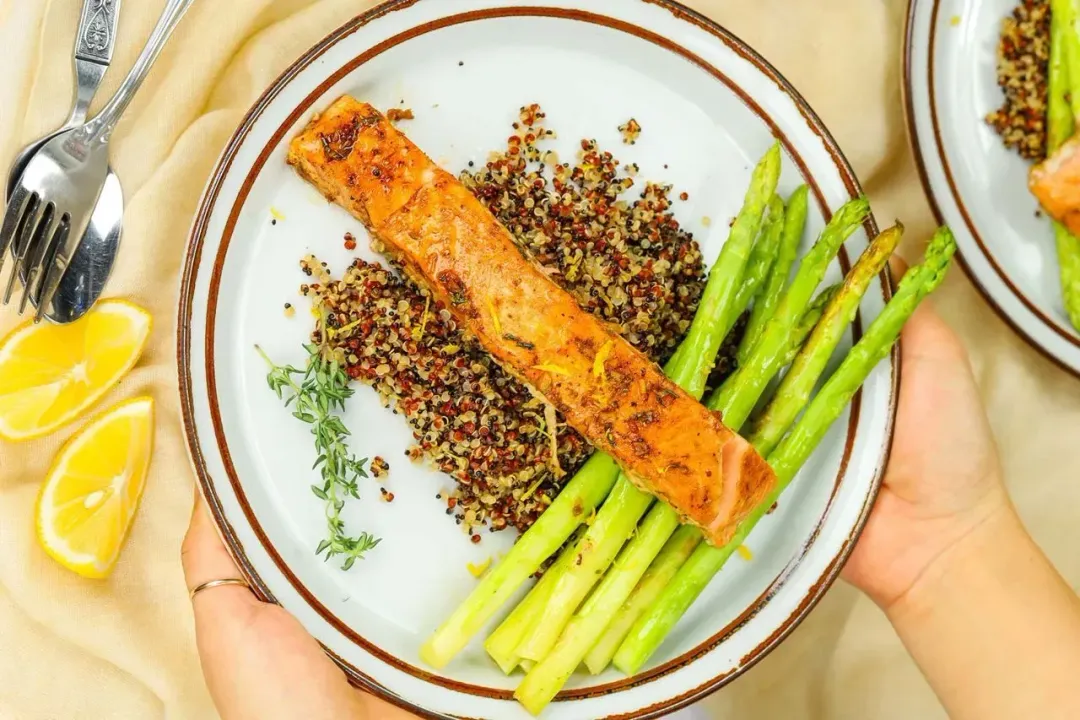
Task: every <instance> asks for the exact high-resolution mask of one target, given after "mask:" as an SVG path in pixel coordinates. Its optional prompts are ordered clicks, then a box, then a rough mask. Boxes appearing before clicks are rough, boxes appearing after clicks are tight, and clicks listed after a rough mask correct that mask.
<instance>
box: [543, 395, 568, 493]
mask: <svg viewBox="0 0 1080 720" xmlns="http://www.w3.org/2000/svg"><path fill="white" fill-rule="evenodd" d="M544 425H545V426H546V427H545V428H544V429H545V430H547V436H548V438H549V439H550V440H551V460H550V463H551V472H552V474H553V475H554V476H555V477H557V478H561V477H562V476H563V475H565V474H566V472H564V471H563V469H562V466H561V465H559V429H558V428H557V427H556V421H555V406H554V405H552V404H551V403H544Z"/></svg>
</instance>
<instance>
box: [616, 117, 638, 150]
mask: <svg viewBox="0 0 1080 720" xmlns="http://www.w3.org/2000/svg"><path fill="white" fill-rule="evenodd" d="M619 133H621V134H622V141H623V143H625V144H626V145H633V144H635V143H636V142H637V139H638V137H640V136H641V124H640V123H638V121H637V120H635V119H634V118H630V119H629V120H627V121H626V122H624V123H623V124H622V125H620V126H619Z"/></svg>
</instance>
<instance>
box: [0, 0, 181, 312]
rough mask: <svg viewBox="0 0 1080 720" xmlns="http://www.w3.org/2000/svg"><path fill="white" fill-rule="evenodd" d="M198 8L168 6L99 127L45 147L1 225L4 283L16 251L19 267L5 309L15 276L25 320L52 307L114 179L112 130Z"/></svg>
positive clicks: (171, 2)
mask: <svg viewBox="0 0 1080 720" xmlns="http://www.w3.org/2000/svg"><path fill="white" fill-rule="evenodd" d="M192 2H194V0H168V2H167V3H166V5H165V9H164V10H163V11H162V13H161V17H160V18H159V19H158V22H157V25H156V26H155V27H154V31H153V32H152V33H151V34H150V38H149V39H148V40H147V42H146V46H145V47H144V48H143V50H142V53H141V54H140V55H139V58H138V60H136V61H135V65H134V66H133V67H132V68H131V71H130V72H129V73H128V76H127V77H126V78H125V79H124V82H123V83H122V84H121V86H120V89H119V90H118V91H117V93H116V95H114V96H113V98H112V99H111V100H110V101H109V102H108V104H107V105H106V106H105V107H104V108H103V109H102V111H101V112H100V113H99V114H98V115H97V116H96V117H94V118H93V119H92V120H90V121H89V122H87V123H86V124H84V125H80V126H78V127H76V128H73V129H71V130H67V131H65V132H62V133H60V134H59V135H57V136H56V137H54V138H52V139H51V140H49V141H48V142H47V143H45V145H43V146H42V147H41V149H40V150H38V152H37V154H36V155H34V156H33V158H31V160H30V162H29V163H28V164H27V166H26V169H25V170H24V171H23V173H22V176H21V177H20V178H19V182H18V184H17V185H16V186H15V187H14V188H13V190H12V192H11V195H10V198H9V200H8V204H7V208H6V210H5V212H4V220H3V224H2V225H0V277H2V272H3V266H4V261H5V260H6V257H7V253H8V249H9V248H10V249H12V250H13V256H14V267H13V268H12V273H11V275H10V277H9V278H8V281H7V285H6V287H5V288H4V293H3V299H2V302H3V303H4V304H5V305H6V304H8V303H9V302H10V301H11V296H12V293H13V290H14V287H15V279H16V277H19V276H22V277H25V278H26V282H25V284H24V287H23V294H22V299H21V300H20V301H19V308H18V312H19V314H20V315H21V314H22V313H23V312H24V311H25V310H26V305H27V303H28V301H30V300H31V299H33V300H34V304H35V305H37V312H36V313H35V317H34V320H35V322H36V321H40V320H41V317H42V315H43V313H44V311H45V308H46V307H48V305H49V303H50V302H51V301H52V296H53V294H54V293H55V292H56V288H57V286H58V285H59V283H60V279H61V278H62V277H63V274H64V272H65V271H66V270H67V267H68V265H69V264H70V262H71V258H72V256H73V255H74V254H75V251H76V250H77V249H78V245H79V241H80V240H81V238H82V236H83V233H84V232H85V230H86V226H87V225H88V224H89V222H90V218H91V215H92V214H93V211H94V206H95V205H96V204H97V199H98V195H99V194H100V193H101V189H102V187H103V185H104V184H105V179H106V177H107V176H108V172H109V138H110V136H111V135H112V131H113V129H114V128H115V127H116V123H117V122H118V121H119V120H120V117H121V115H123V113H124V111H125V110H126V109H127V107H128V105H129V104H130V103H131V100H132V98H133V97H134V96H135V93H136V92H137V91H138V89H139V86H141V85H142V83H143V81H144V80H145V79H146V76H147V74H148V73H149V72H150V67H151V66H152V65H153V63H154V61H155V60H157V57H158V55H159V54H160V53H161V49H162V48H163V47H164V45H165V42H166V41H167V40H168V39H169V36H170V35H171V34H172V31H173V30H174V29H175V28H176V25H177V24H178V23H179V22H180V18H181V17H183V15H184V12H185V11H187V9H188V7H190V6H191V4H192Z"/></svg>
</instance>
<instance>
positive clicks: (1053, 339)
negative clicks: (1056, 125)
mask: <svg viewBox="0 0 1080 720" xmlns="http://www.w3.org/2000/svg"><path fill="white" fill-rule="evenodd" d="M1016 3H1017V0H911V3H910V5H909V11H908V27H907V37H906V41H905V56H904V89H905V100H906V103H907V114H908V127H909V131H910V136H911V139H912V143H913V145H914V147H915V155H916V161H917V162H918V163H919V169H920V172H921V175H922V179H923V184H924V186H925V189H926V193H927V195H928V197H929V198H930V201H931V204H932V205H933V207H934V210H935V212H936V213H937V215H938V218H939V220H940V221H941V222H943V223H946V224H948V225H949V227H950V228H952V230H953V233H954V234H955V235H956V241H957V244H958V245H959V248H960V254H961V259H962V261H963V264H964V266H965V267H966V268H967V270H968V273H969V275H970V276H971V277H972V279H973V280H974V281H975V283H976V284H977V285H978V287H979V288H980V290H982V293H983V295H984V296H985V297H986V299H987V300H988V301H989V302H990V303H991V305H993V306H994V307H995V308H996V309H997V310H998V311H999V313H1000V314H1001V315H1002V317H1004V318H1005V320H1006V321H1008V323H1009V324H1010V325H1012V327H1013V328H1014V329H1016V330H1017V331H1018V332H1019V333H1020V334H1022V335H1023V336H1024V337H1026V338H1027V339H1028V340H1029V341H1030V342H1031V343H1032V344H1033V345H1034V346H1035V347H1037V348H1039V349H1040V350H1042V351H1043V352H1044V353H1045V354H1046V355H1047V356H1049V357H1050V358H1051V359H1053V360H1054V361H1056V362H1057V363H1059V364H1060V365H1061V366H1063V367H1065V368H1067V369H1068V370H1070V371H1072V372H1073V373H1076V374H1078V375H1080V333H1078V332H1077V331H1076V330H1075V329H1074V328H1073V327H1072V326H1071V325H1070V323H1069V319H1068V317H1067V316H1066V314H1065V307H1064V305H1063V304H1062V300H1061V283H1060V280H1059V277H1058V263H1057V253H1056V252H1055V250H1054V237H1053V231H1052V230H1051V227H1050V222H1049V220H1047V219H1046V218H1045V217H1039V216H1037V215H1036V211H1037V210H1038V209H1039V206H1038V203H1037V202H1036V200H1035V198H1034V197H1033V196H1032V195H1031V193H1029V192H1028V190H1027V171H1028V163H1027V162H1026V161H1025V160H1024V159H1022V158H1021V157H1020V156H1019V155H1017V154H1016V153H1014V152H1012V151H1010V150H1007V149H1006V148H1005V146H1004V145H1002V144H1001V141H1000V139H999V138H998V136H997V135H996V134H995V133H994V131H993V130H992V129H991V128H990V126H988V125H987V124H986V121H985V119H984V118H985V117H986V115H987V113H989V112H991V111H992V110H994V109H996V108H997V107H998V106H999V105H1000V104H1001V90H1000V89H999V88H998V86H997V74H996V72H995V66H996V58H997V43H998V36H999V33H1000V30H1001V22H1002V20H1003V19H1004V18H1005V17H1007V16H1008V15H1009V14H1010V13H1011V12H1012V10H1013V8H1014V7H1015V6H1016Z"/></svg>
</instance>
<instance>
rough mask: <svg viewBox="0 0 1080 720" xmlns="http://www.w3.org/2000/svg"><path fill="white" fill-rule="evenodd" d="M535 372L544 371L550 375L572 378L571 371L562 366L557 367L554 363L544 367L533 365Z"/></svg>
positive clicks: (546, 364)
mask: <svg viewBox="0 0 1080 720" xmlns="http://www.w3.org/2000/svg"><path fill="white" fill-rule="evenodd" d="M533 370H543V371H544V372H549V373H552V374H554V375H565V376H567V377H570V371H569V370H567V369H566V368H564V367H562V366H560V365H556V364H554V363H545V364H543V365H533Z"/></svg>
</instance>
